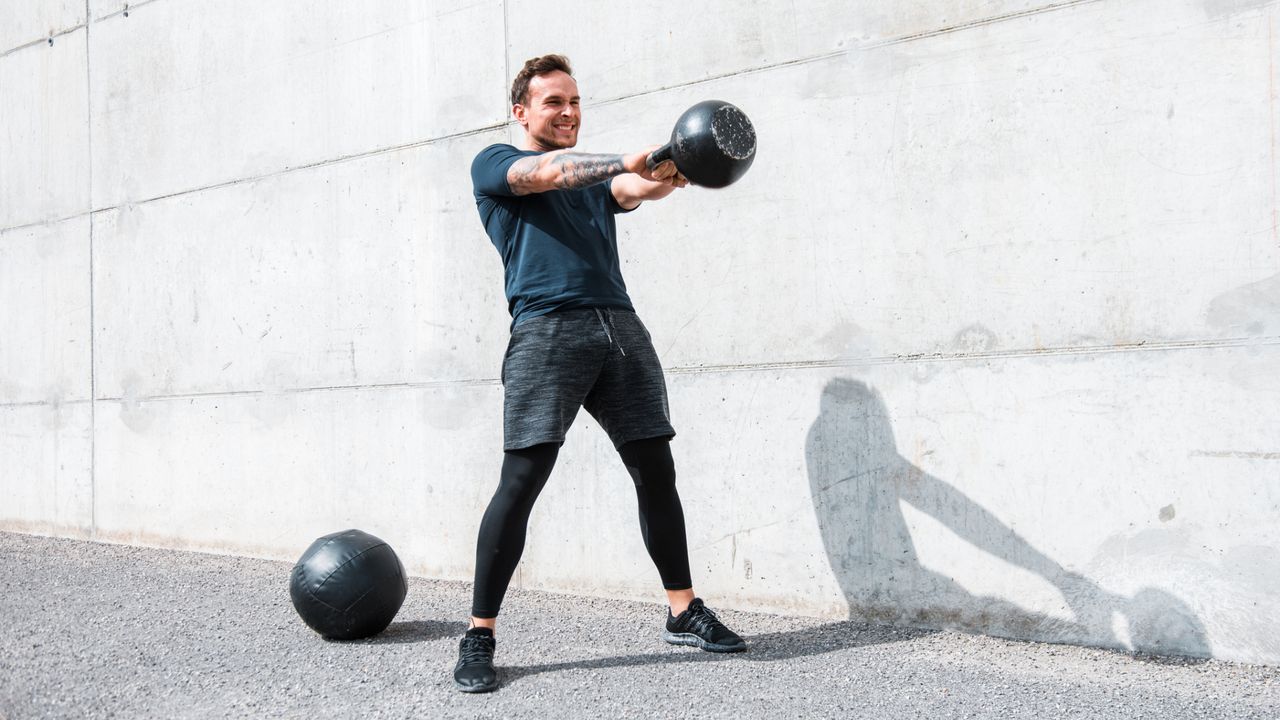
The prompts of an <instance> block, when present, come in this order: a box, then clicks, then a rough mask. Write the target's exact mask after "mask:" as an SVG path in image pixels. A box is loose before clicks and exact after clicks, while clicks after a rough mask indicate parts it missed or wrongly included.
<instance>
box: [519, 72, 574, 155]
mask: <svg viewBox="0 0 1280 720" xmlns="http://www.w3.org/2000/svg"><path fill="white" fill-rule="evenodd" d="M578 100H579V98H578V83H577V82H575V81H574V79H573V78H572V77H570V76H569V75H568V74H567V73H564V72H561V71H559V70H556V71H553V72H550V73H547V74H546V75H537V76H535V77H534V78H533V79H532V80H530V81H529V97H528V103H527V104H525V105H516V106H515V107H513V108H512V113H513V114H514V115H515V118H516V122H518V123H520V124H521V125H522V126H523V127H524V131H525V133H527V135H528V145H529V149H530V150H544V151H545V150H559V149H561V148H571V147H573V146H574V145H577V144H578V127H579V126H580V125H581V124H582V110H581V109H580V108H579V107H578Z"/></svg>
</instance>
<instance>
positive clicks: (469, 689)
mask: <svg viewBox="0 0 1280 720" xmlns="http://www.w3.org/2000/svg"><path fill="white" fill-rule="evenodd" d="M453 684H454V686H456V687H457V688H458V689H459V690H461V691H462V692H464V693H487V692H493V691H494V690H497V689H498V683H494V684H492V685H463V684H462V683H460V682H458V681H456V680H455V681H454V682H453Z"/></svg>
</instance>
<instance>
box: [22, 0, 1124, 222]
mask: <svg viewBox="0 0 1280 720" xmlns="http://www.w3.org/2000/svg"><path fill="white" fill-rule="evenodd" d="M158 1H159V0H145V2H139V3H137V4H135V5H133V6H132V7H141V6H143V5H149V4H150V3H152V2H158ZM1096 2H1101V0H1068V1H1067V2H1061V3H1055V4H1053V5H1046V6H1043V7H1039V8H1033V9H1030V10H1022V11H1018V12H1013V13H1005V14H1003V15H996V16H993V17H989V18H983V19H980V20H973V21H971V22H967V23H960V24H958V25H952V26H948V27H945V28H940V29H937V30H930V31H927V32H922V33H914V34H911V35H903V36H900V37H895V38H889V39H886V40H880V41H876V42H874V43H869V44H867V45H861V46H857V47H853V48H848V49H844V50H835V51H832V52H825V53H820V54H817V55H811V56H807V57H803V58H797V59H792V60H785V61H782V62H778V63H772V64H769V65H761V66H757V67H751V68H745V69H739V70H734V71H732V72H727V73H722V74H720V75H714V76H711V77H706V78H699V79H697V80H690V81H688V82H684V83H676V84H674V85H665V86H662V87H659V88H653V89H650V90H643V91H640V92H636V93H631V94H629V95H620V96H618V97H613V98H605V99H603V100H593V101H592V102H590V103H586V106H587V107H599V106H603V105H611V104H615V103H619V102H624V101H626V100H631V99H633V98H641V97H646V96H648V95H654V94H657V93H662V92H666V91H669V90H678V89H684V88H689V87H696V86H698V85H702V84H705V83H710V82H715V81H717V80H723V79H725V78H731V77H738V76H740V75H751V74H755V73H761V72H767V71H769V70H776V69H780V68H786V67H792V66H796V65H805V64H809V63H815V62H821V61H823V60H828V59H830V58H834V57H840V56H843V55H847V54H849V53H851V52H863V51H866V50H874V49H876V48H880V47H887V46H890V45H898V44H902V43H906V42H912V41H914V40H922V39H927V38H931V37H936V36H939V35H946V34H950V33H955V32H960V31H963V30H968V29H972V28H976V27H982V26H986V25H993V24H996V23H1000V22H1005V21H1009V20H1016V19H1018V18H1023V17H1029V16H1032V15H1039V14H1042V13H1048V12H1055V11H1058V10H1063V9H1066V8H1071V7H1075V6H1077V5H1087V4H1090V3H1096ZM123 12H124V10H120V11H117V12H116V13H112V14H109V15H104V16H102V17H101V18H97V19H95V20H94V22H98V21H101V20H105V19H107V18H111V17H114V16H115V15H118V14H120V13H123ZM81 27H85V25H83V24H82V25H78V26H76V27H75V28H72V29H71V30H68V31H67V32H74V31H75V30H77V29H79V28H81ZM40 42H45V40H43V39H42V40H37V41H34V42H32V43H28V44H26V45H24V46H22V47H29V46H31V45H34V44H38V43H40ZM19 49H21V48H15V49H14V50H13V51H9V52H14V51H16V50H19ZM7 54H8V53H5V55H7ZM2 57H3V55H0V58H2ZM513 122H514V121H512V120H506V121H503V122H501V123H494V124H490V125H486V126H483V127H480V128H474V129H471V130H463V131H460V132H457V133H451V134H449V135H441V136H439V137H434V138H428V139H426V140H416V141H414V142H411V143H404V144H400V145H390V146H387V147H382V148H377V149H374V150H368V151H364V152H359V153H352V154H350V155H343V156H340V157H336V158H329V159H326V160H319V161H316V162H313V163H308V164H305V165H297V166H293V167H286V168H282V169H280V170H273V171H271V172H267V173H263V174H261V175H255V176H252V177H245V178H235V179H232V180H225V181H223V182H219V183H214V184H211V185H204V186H201V187H196V188H188V189H186V190H179V191H176V192H172V193H166V194H164V195H157V196H154V197H150V198H144V199H142V200H135V201H132V202H129V203H125V204H126V205H144V204H146V203H150V202H155V201H158V200H167V199H170V198H174V197H180V196H182V195H189V194H191V193H198V192H204V191H206V190H216V189H219V188H224V187H230V186H232V185H238V184H240V183H250V182H257V181H259V180H265V179H268V178H272V177H276V176H279V175H284V174H287V173H292V172H297V171H300V170H310V169H313V168H318V167H325V166H328V165H337V164H340V163H345V162H351V161H355V160H362V159H364V158H369V157H374V156H377V155H381V154H384V153H393V152H399V151H401V150H409V149H412V148H416V147H423V146H426V145H431V144H433V143H438V142H444V141H447V140H454V139H457V138H462V137H468V136H471V135H479V134H481V133H485V132H490V131H493V130H500V129H502V128H505V127H508V126H510V125H512V124H513ZM119 208H120V205H112V206H109V207H101V208H97V209H91V210H90V211H89V212H88V213H77V214H74V215H68V216H65V217H61V218H57V219H53V220H43V221H38V222H32V223H27V224H24V225H16V226H13V227H8V228H0V233H5V232H10V231H13V230H24V229H27V228H32V227H39V226H42V225H51V224H54V223H59V222H63V221H66V220H73V219H76V218H79V217H83V216H84V215H86V214H93V213H99V212H108V211H111V210H116V209H119Z"/></svg>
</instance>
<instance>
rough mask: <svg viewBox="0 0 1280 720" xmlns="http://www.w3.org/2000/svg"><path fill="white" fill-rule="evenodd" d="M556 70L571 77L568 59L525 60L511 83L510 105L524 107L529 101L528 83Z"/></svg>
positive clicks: (544, 56)
mask: <svg viewBox="0 0 1280 720" xmlns="http://www.w3.org/2000/svg"><path fill="white" fill-rule="evenodd" d="M557 70H559V71H560V72H563V73H564V74H566V75H569V76H572V75H573V68H571V67H569V58H567V57H565V56H563V55H543V56H542V57H536V58H530V59H529V60H525V61H524V67H522V68H520V72H518V73H516V79H515V80H513V81H512V82H511V104H512V105H524V104H525V103H526V102H528V101H529V81H530V80H532V79H533V78H534V77H536V76H538V75H546V74H547V73H553V72H555V71H557Z"/></svg>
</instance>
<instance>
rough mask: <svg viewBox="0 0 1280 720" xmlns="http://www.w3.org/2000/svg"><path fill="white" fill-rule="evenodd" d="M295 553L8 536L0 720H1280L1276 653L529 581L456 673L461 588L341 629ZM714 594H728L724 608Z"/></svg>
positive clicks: (435, 589)
mask: <svg viewBox="0 0 1280 720" xmlns="http://www.w3.org/2000/svg"><path fill="white" fill-rule="evenodd" d="M288 570H289V565H288V564H287V563H279V562H271V561H265V560H253V559H246V558H237V557H225V556H217V555H205V554H199V553H185V552H174V551H168V550H153V549H146V548H136V547H128V546H118V545H103V544H98V543H89V542H80V541H72V540H61V539H52V538H43V537H34V536H27V535H17V534H10V533H0V718H5V719H6V720H8V719H13V720H17V719H19V718H44V717H58V718H62V717H66V718H107V717H119V718H134V717H148V718H238V717H245V718H260V717H299V718H303V717H305V718H314V717H324V718H409V717H429V718H442V717H556V718H579V717H581V718H631V717H636V718H683V717H689V718H693V717H696V718H708V717H734V718H744V717H770V718H772V717H832V718H837V717H838V718H861V717H866V718H876V719H877V720H890V719H892V718H919V717H928V718H931V719H932V718H1091V719H1092V718H1231V719H1232V720H1241V719H1243V718H1266V719H1268V720H1274V719H1275V718H1280V668H1269V667H1259V666H1251V665H1240V664H1232V663H1223V662H1216V661H1209V662H1197V661H1190V660H1182V659H1168V658H1165V659H1160V658H1152V657H1141V656H1133V655H1128V654H1124V653H1116V652H1109V651H1103V650H1094V649H1087V648H1076V647H1068V646H1062V645H1046V644H1041V643H1025V642H1013V641H1008V640H1000V639H996V638H988V637H979V636H972V635H964V634H960V633H953V632H933V631H926V630H909V629H902V628H892V627H885V626H879V625H868V624H864V623H856V622H834V623H833V622H826V621H821V620H814V619H808V618H790V617H781V616H774V615H761V614H754V613H743V612H733V611H729V610H724V611H722V612H721V613H720V615H721V618H722V619H724V620H725V621H726V623H727V624H728V625H729V626H730V627H733V628H735V629H737V630H738V631H739V632H741V633H742V634H743V635H744V636H746V637H747V639H748V641H749V642H750V643H751V650H750V651H749V652H747V653H743V654H740V655H713V654H710V653H704V652H701V651H698V650H695V649H692V648H677V647H672V646H668V645H666V644H665V643H663V642H662V641H661V639H660V638H659V632H660V623H661V619H662V617H663V612H664V609H663V608H661V607H659V606H658V605H653V604H647V603H636V602H623V601H616V600H600V599H591V598H579V597H570V596H564V595H552V594H548V593H538V592H527V591H513V592H512V593H511V594H510V595H509V596H508V599H507V602H506V603H505V605H504V607H503V622H502V627H501V629H500V632H499V635H498V666H499V672H500V673H501V674H502V677H503V687H502V688H501V689H500V690H499V691H498V692H495V693H492V694H489V695H466V694H463V693H459V692H457V691H456V690H455V689H454V687H453V681H452V677H451V671H452V668H453V663H454V661H455V660H456V653H457V641H458V637H459V635H460V634H461V633H462V631H463V630H464V628H465V623H464V619H465V611H466V608H467V607H468V605H469V601H470V586H469V585H468V584H466V583H455V582H439V581H428V580H414V581H413V582H412V583H411V586H410V588H409V597H408V599H407V600H406V601H405V605H404V607H403V608H402V609H401V610H400V614H399V616H398V617H397V618H396V622H395V623H393V624H392V625H391V627H390V628H388V629H387V631H386V632H384V633H383V634H382V635H380V636H378V637H376V638H373V639H371V640H366V641H356V642H347V643H342V642H329V641H325V640H322V639H321V638H320V637H318V636H317V635H315V634H314V633H312V632H311V631H310V630H309V629H307V627H306V626H305V625H303V624H302V622H301V621H300V620H299V619H298V617H297V616H296V615H295V614H294V611H293V607H292V606H291V605H290V603H289V595H288V590H287V587H286V584H285V583H286V582H287V577H288ZM713 605H714V603H713Z"/></svg>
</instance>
